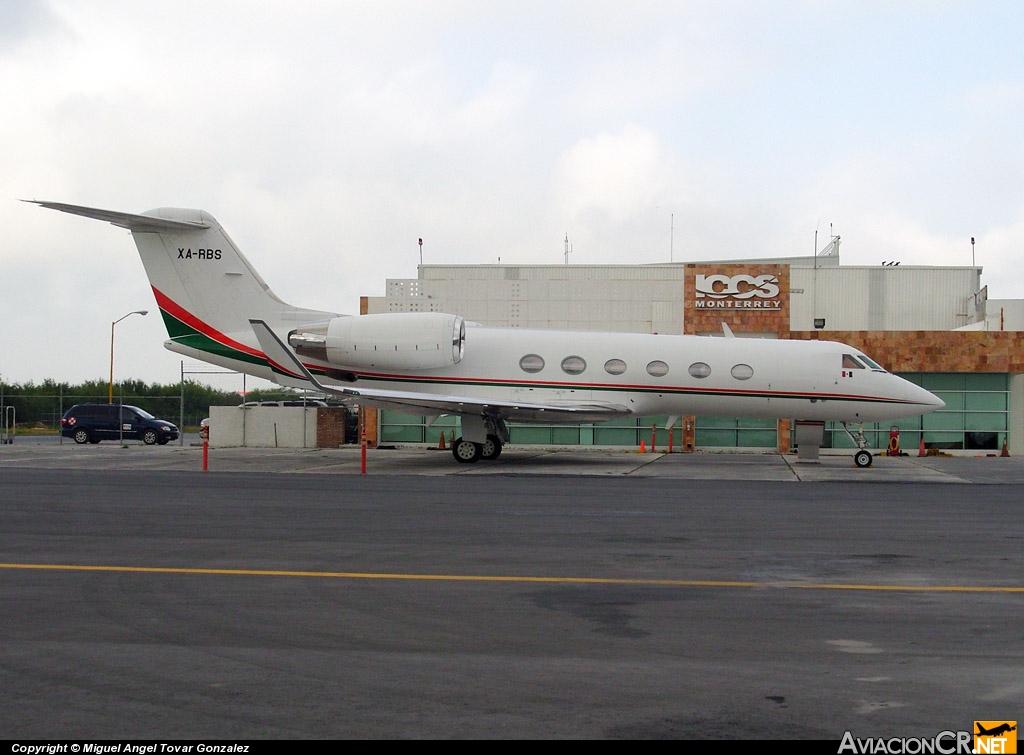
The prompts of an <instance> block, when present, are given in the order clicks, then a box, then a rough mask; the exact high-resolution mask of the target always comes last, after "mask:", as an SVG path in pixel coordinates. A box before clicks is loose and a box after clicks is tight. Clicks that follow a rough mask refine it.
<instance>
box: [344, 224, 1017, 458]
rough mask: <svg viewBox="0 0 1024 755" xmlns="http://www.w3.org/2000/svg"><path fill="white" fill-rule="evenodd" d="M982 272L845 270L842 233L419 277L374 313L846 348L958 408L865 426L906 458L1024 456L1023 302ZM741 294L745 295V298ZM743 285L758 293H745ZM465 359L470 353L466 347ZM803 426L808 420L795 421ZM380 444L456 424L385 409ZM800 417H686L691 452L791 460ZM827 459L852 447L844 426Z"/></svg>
mask: <svg viewBox="0 0 1024 755" xmlns="http://www.w3.org/2000/svg"><path fill="white" fill-rule="evenodd" d="M981 272H982V268H981V267H975V266H964V267H929V266H909V265H908V266H904V265H899V264H896V263H892V264H885V263H883V264H882V265H879V266H843V265H840V264H839V239H838V237H836V238H835V239H834V240H833V242H832V243H831V244H830V245H829V246H828V247H826V249H825V250H824V251H823V252H822V253H820V254H819V255H817V256H812V257H810V256H809V257H793V258H778V259H749V260H729V261H722V262H692V263H669V264H652V265H508V264H496V265H420V266H419V268H418V274H419V277H418V278H415V279H389V280H388V281H387V288H386V293H385V295H384V296H382V297H364V298H363V300H362V302H361V310H362V313H363V314H372V313H379V312H451V313H454V314H459V315H462V316H463V317H465V318H466V319H467V320H468V321H477V322H481V323H483V324H485V325H490V326H496V327H510V328H552V329H565V330H599V331H618V332H635V333H665V334H691V335H706V336H721V335H722V333H723V328H722V324H723V323H725V324H727V325H728V326H729V328H731V329H732V331H733V332H734V333H735V334H736V335H737V336H738V337H753V338H791V339H821V340H834V341H842V342H844V343H847V344H849V345H851V346H854V347H855V348H858V349H861V350H863V351H864V352H865V353H866V354H868V355H869V356H870V357H872V358H873V359H874V360H875V361H877V362H879V363H880V364H881V365H882V366H884V367H885V368H886V369H888V370H889V371H890V372H894V373H897V374H899V375H901V376H902V377H905V378H907V379H908V380H910V381H912V382H914V383H917V384H919V385H922V386H923V387H925V388H927V389H928V390H930V391H932V392H933V393H935V394H936V395H938V396H939V397H940V398H942V399H943V400H944V401H945V402H946V407H945V409H943V410H942V411H939V412H936V413H934V414H929V415H925V416H923V417H915V418H911V419H906V420H900V421H898V422H896V423H892V425H890V424H889V423H877V424H874V425H866V426H865V427H864V431H865V435H866V436H867V439H868V441H869V447H870V448H874V449H885V448H886V447H887V446H888V445H889V442H890V430H891V429H892V427H898V428H899V431H900V443H901V446H902V447H903V449H911V450H916V449H918V448H919V444H920V441H921V440H922V439H923V440H924V444H925V446H926V447H928V448H939V449H951V450H962V451H975V452H987V453H993V452H998V451H1000V450H1001V449H1002V447H1003V444H1004V443H1006V444H1007V446H1008V449H1009V450H1010V451H1024V301H1021V300H995V299H988V298H987V289H986V288H985V287H983V286H982V284H981ZM740 280H742V281H746V282H747V283H748V284H749V283H751V282H754V284H755V285H756V284H757V282H759V281H774V282H775V283H777V285H775V286H771V287H770V288H771V290H772V291H774V290H775V289H777V293H776V294H775V295H774V296H770V297H754V298H746V299H740V298H736V297H732V296H725V297H720V298H711V297H707V296H704V295H703V292H704V291H705V290H710V289H709V287H712V288H713V287H715V286H716V285H717V290H718V291H722V290H726V289H729V288H730V286H732V284H733V283H734V282H735V281H740ZM733 287H734V286H733ZM743 288H744V289H746V288H747V287H746V286H743ZM467 348H472V343H471V342H470V341H469V340H468V339H467ZM795 419H796V418H795ZM377 420H378V423H379V424H378V427H377V433H378V439H379V441H380V442H424V443H437V442H438V436H439V433H440V432H442V431H447V430H448V429H449V428H452V427H454V426H455V425H456V422H457V421H456V420H455V419H454V418H441V419H440V420H438V421H436V422H435V423H433V424H432V425H429V426H427V425H426V424H425V423H424V422H423V420H422V419H421V418H419V417H411V416H408V415H403V414H399V413H396V412H380V413H379V416H378V418H377ZM665 421H666V418H665V417H639V418H631V419H629V420H625V421H621V420H620V421H613V422H609V423H602V424H594V425H581V426H579V427H576V426H571V427H566V426H555V425H553V426H543V425H540V426H538V425H512V424H510V427H509V429H510V442H511V443H546V444H558V445H575V444H582V445H623V446H635V445H638V444H639V442H640V441H641V440H643V439H646V440H647V442H648V443H649V442H650V439H651V437H652V425H656V426H657V427H658V430H657V433H656V435H655V438H656V442H657V443H658V444H659V445H662V446H664V445H665V444H667V442H668V437H667V433H666V431H665V430H664V429H663V428H664V425H665ZM791 425H792V423H791V422H789V421H780V422H776V421H775V420H759V419H745V418H742V417H689V418H684V421H683V422H682V424H681V427H680V429H679V431H678V432H680V433H682V437H679V436H678V435H677V436H676V437H675V438H674V441H675V443H676V445H677V446H679V447H686V448H698V449H700V448H704V449H710V448H723V447H743V448H773V449H777V450H779V451H783V452H785V451H788V450H789V449H790V448H791V446H792V442H793V428H792V426H791ZM823 446H824V447H836V448H852V447H853V446H854V444H853V442H852V441H851V440H850V438H849V437H848V436H847V434H846V433H845V431H844V430H843V429H842V427H841V426H839V425H838V424H836V425H835V426H833V425H832V424H831V423H830V424H828V425H827V426H826V428H825V437H824V442H823Z"/></svg>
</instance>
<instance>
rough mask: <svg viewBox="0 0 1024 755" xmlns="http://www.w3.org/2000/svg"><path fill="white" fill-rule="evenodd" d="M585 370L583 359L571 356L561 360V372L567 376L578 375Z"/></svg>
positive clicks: (585, 364) (585, 365)
mask: <svg viewBox="0 0 1024 755" xmlns="http://www.w3.org/2000/svg"><path fill="white" fill-rule="evenodd" d="M585 369H587V363H586V362H585V361H583V357H577V356H571V357H566V358H565V359H563V360H562V372H564V373H566V374H568V375H579V374H580V373H581V372H583V371H584V370H585Z"/></svg>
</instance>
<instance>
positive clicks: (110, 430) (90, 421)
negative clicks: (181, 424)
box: [60, 404, 178, 446]
mask: <svg viewBox="0 0 1024 755" xmlns="http://www.w3.org/2000/svg"><path fill="white" fill-rule="evenodd" d="M60 434H61V435H63V436H64V437H65V438H74V439H75V443H99V442H100V441H101V440H121V439H122V438H125V439H128V440H141V441H142V442H143V443H145V444H146V445H147V446H152V445H154V444H156V443H159V444H160V445H161V446H162V445H164V444H166V443H168V442H169V441H172V440H175V439H176V438H177V437H178V428H177V427H175V426H174V425H172V424H171V423H170V422H168V421H166V420H162V419H157V418H156V417H154V416H153V415H152V414H150V413H149V412H147V411H144V410H143V409H139V408H138V407H137V406H128V405H127V404H75V405H74V406H72V407H71V408H70V409H68V410H67V411H66V412H65V413H64V416H63V417H62V418H61V420H60Z"/></svg>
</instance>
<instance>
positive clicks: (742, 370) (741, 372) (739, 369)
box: [731, 364, 754, 380]
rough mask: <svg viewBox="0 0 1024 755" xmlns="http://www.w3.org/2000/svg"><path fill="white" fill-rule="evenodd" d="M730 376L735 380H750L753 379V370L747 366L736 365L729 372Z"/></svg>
mask: <svg viewBox="0 0 1024 755" xmlns="http://www.w3.org/2000/svg"><path fill="white" fill-rule="evenodd" d="M731 372H732V376H733V377H734V378H736V379H737V380H750V378H752V377H754V368H753V367H751V366H750V365H749V364H737V365H736V366H735V367H733V368H732V370H731Z"/></svg>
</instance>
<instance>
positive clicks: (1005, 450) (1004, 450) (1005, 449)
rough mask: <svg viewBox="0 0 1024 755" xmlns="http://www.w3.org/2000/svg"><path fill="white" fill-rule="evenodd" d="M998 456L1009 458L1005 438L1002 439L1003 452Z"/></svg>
mask: <svg viewBox="0 0 1024 755" xmlns="http://www.w3.org/2000/svg"><path fill="white" fill-rule="evenodd" d="M999 455H1000V456H1009V455H1010V449H1009V448H1007V447H1006V438H1003V452H1002V453H1001V454H999Z"/></svg>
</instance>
